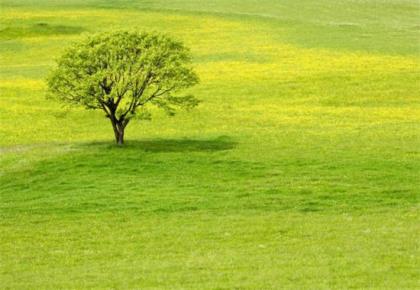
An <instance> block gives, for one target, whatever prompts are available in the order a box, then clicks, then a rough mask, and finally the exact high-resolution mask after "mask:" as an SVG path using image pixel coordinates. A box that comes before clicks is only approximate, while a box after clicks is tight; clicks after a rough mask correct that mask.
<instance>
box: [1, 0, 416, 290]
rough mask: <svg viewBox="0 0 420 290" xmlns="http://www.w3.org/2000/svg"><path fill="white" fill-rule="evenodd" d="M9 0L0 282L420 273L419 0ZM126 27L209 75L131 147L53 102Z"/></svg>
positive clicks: (324, 282)
mask: <svg viewBox="0 0 420 290" xmlns="http://www.w3.org/2000/svg"><path fill="white" fill-rule="evenodd" d="M0 3H1V10H0V19H1V20H0V24H1V28H0V66H1V69H0V81H1V82H0V94H1V95H0V121H1V126H0V146H1V147H0V166H1V168H0V169H1V171H0V200H1V203H0V217H1V218H0V288H6V289H7V288H12V289H27V288H31V289H32V288H35V289H38V288H39V289H57V288H59V289H60V288H67V289H80V288H119V289H127V288H141V289H144V288H146V289H147V288H156V289H159V288H161V289H279V288H293V289H296V288H298V289H302V288H303V289H304V288H310V289H325V288H328V289H343V288H377V289H384V288H391V289H409V288H412V289H414V288H418V287H419V286H420V285H419V278H420V277H419V276H420V273H419V271H418V268H419V251H418V247H419V242H418V233H419V213H418V196H419V188H420V182H419V173H420V155H419V153H420V151H419V148H420V138H419V137H420V136H419V132H420V77H419V75H420V62H419V58H420V56H419V44H418V39H419V32H418V27H419V26H418V16H419V13H420V12H419V7H418V3H416V1H397V0H396V1H380V3H379V2H378V1H331V0H323V1H317V2H316V3H314V1H299V3H298V4H296V3H295V1H286V0H285V1H272V0H271V1H269V0H264V1H251V0H246V1H233V0H231V1H228V0H217V1H198V0H195V1H182V0H180V1H170V2H168V1H96V0H95V1H94V0H91V1H66V2H65V3H61V1H45V0H44V1H29V0H19V1H2V2H0ZM111 29H140V30H153V31H160V32H165V33H168V34H170V35H172V36H173V37H174V38H177V39H179V40H182V41H184V42H185V43H186V44H187V45H188V46H189V47H190V48H191V50H192V53H193V55H194V61H195V66H196V69H197V71H198V73H199V75H200V77H201V84H200V85H199V86H197V87H195V88H194V89H192V93H194V94H195V95H196V96H197V97H198V98H200V99H201V100H202V101H203V102H202V103H201V104H200V106H199V107H198V108H197V109H196V110H194V111H192V112H189V113H187V112H181V113H180V114H178V115H177V116H175V117H171V118H170V117H167V116H165V115H164V114H163V113H161V112H159V111H156V112H154V120H153V121H151V122H140V123H132V124H130V125H129V127H128V132H127V144H126V146H124V147H123V148H118V147H116V146H114V145H113V143H112V129H111V126H110V124H108V122H107V120H106V119H105V118H104V117H103V114H102V113H100V112H87V111H84V110H82V109H78V108H66V107H62V106H61V105H60V104H57V103H54V102H52V101H47V100H45V98H44V95H45V82H44V79H45V76H46V74H47V72H48V70H49V69H50V68H51V67H52V66H53V65H54V57H57V56H59V55H60V53H61V52H62V50H63V48H64V47H65V46H66V45H68V44H69V43H71V42H72V41H75V40H77V39H79V38H80V37H82V34H83V33H89V32H95V31H105V30H111Z"/></svg>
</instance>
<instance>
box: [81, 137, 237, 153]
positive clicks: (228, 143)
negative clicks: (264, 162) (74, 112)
mask: <svg viewBox="0 0 420 290" xmlns="http://www.w3.org/2000/svg"><path fill="white" fill-rule="evenodd" d="M82 146H89V147H91V146H100V147H102V146H105V147H107V148H112V147H113V148H117V149H131V150H132V149H135V150H142V151H145V152H156V153H165V152H168V153H171V152H180V153H181V152H212V151H223V150H231V149H234V148H235V147H236V146H237V142H235V141H233V140H232V139H231V138H230V137H228V136H220V137H218V138H215V139H210V140H200V139H152V140H128V141H126V143H125V144H124V145H123V146H118V145H116V144H114V143H112V142H111V141H110V142H104V141H101V142H92V143H85V144H83V145H82Z"/></svg>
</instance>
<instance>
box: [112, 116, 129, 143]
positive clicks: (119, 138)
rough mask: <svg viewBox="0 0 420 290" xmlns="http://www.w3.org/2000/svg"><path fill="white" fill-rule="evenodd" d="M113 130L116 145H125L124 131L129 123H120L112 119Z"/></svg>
mask: <svg viewBox="0 0 420 290" xmlns="http://www.w3.org/2000/svg"><path fill="white" fill-rule="evenodd" d="M111 124H112V129H113V130H114V136H115V143H117V144H118V145H123V144H124V130H125V127H126V126H127V124H128V122H118V121H117V120H116V119H115V118H111Z"/></svg>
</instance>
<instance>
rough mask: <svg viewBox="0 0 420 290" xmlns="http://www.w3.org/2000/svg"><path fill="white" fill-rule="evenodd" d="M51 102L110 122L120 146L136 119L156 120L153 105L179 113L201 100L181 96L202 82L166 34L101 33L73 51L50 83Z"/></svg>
mask: <svg viewBox="0 0 420 290" xmlns="http://www.w3.org/2000/svg"><path fill="white" fill-rule="evenodd" d="M47 82H48V94H47V96H48V97H52V98H55V99H58V100H61V101H63V102H66V103H70V104H77V105H82V106H84V107H85V108H87V109H100V110H103V111H104V112H105V116H106V117H107V118H109V120H110V121H111V124H112V128H113V130H114V134H115V141H116V142H117V144H120V145H121V144H123V143H124V130H125V128H126V127H127V125H128V123H129V122H130V120H132V119H133V118H139V119H150V112H149V111H148V109H147V108H148V105H149V104H153V105H156V106H158V107H160V108H163V109H164V110H165V111H166V112H167V113H168V114H170V115H173V114H175V111H176V108H177V107H178V108H179V107H182V108H186V109H189V108H192V107H195V106H196V105H197V104H198V100H197V99H195V98H194V97H193V96H191V95H186V96H180V95H179V91H180V90H182V89H185V88H188V87H191V86H193V85H195V84H197V83H198V77H197V75H196V73H195V72H194V71H193V69H192V66H191V56H190V52H189V50H188V49H187V48H185V46H184V45H183V44H182V43H180V42H177V41H174V40H172V39H170V38H168V37H167V36H164V35H161V34H150V33H140V32H126V31H123V32H113V33H100V34H95V35H92V36H89V37H87V38H86V39H84V40H83V41H80V42H78V43H75V44H74V45H72V46H71V47H69V48H68V49H67V50H66V51H65V53H64V54H63V55H62V56H61V58H59V60H58V66H57V67H56V68H55V69H54V70H53V71H52V72H51V74H50V76H49V78H48V80H47Z"/></svg>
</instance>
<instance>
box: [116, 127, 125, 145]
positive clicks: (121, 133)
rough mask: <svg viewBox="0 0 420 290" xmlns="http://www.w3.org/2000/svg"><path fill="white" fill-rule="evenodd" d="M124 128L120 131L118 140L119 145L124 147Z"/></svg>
mask: <svg viewBox="0 0 420 290" xmlns="http://www.w3.org/2000/svg"><path fill="white" fill-rule="evenodd" d="M124 129H125V128H124V127H121V128H120V129H119V131H118V138H117V140H116V141H117V144H118V145H123V144H124Z"/></svg>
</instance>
